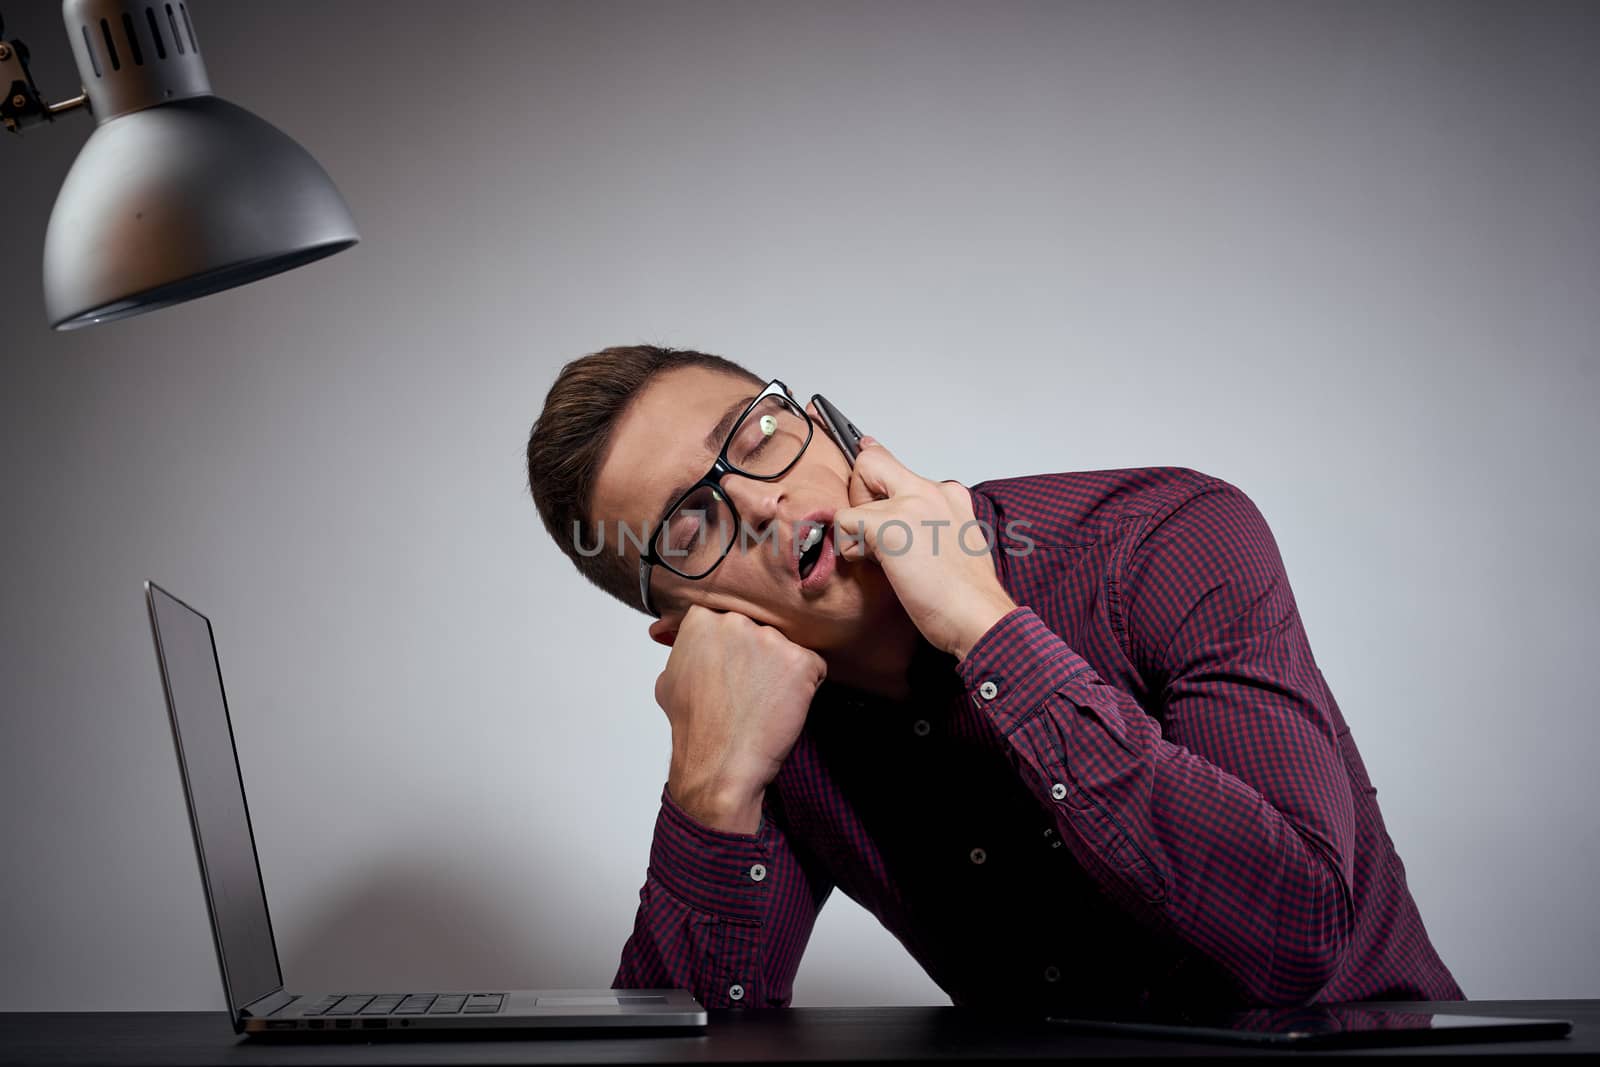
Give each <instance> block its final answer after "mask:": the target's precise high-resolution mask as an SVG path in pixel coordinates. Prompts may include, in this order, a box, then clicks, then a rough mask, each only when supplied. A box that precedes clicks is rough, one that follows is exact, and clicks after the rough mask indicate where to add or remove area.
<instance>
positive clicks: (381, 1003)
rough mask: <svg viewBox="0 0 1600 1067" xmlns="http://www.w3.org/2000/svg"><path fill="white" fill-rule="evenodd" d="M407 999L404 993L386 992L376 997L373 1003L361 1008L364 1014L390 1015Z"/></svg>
mask: <svg viewBox="0 0 1600 1067" xmlns="http://www.w3.org/2000/svg"><path fill="white" fill-rule="evenodd" d="M404 999H405V994H404V993H385V994H383V995H382V996H381V997H374V998H373V999H372V1003H371V1004H368V1005H367V1006H366V1007H364V1008H362V1009H361V1014H362V1015H388V1014H389V1013H390V1012H391V1011H393V1010H394V1009H395V1007H396V1006H397V1005H399V1003H400V1002H401V1001H402V1000H404Z"/></svg>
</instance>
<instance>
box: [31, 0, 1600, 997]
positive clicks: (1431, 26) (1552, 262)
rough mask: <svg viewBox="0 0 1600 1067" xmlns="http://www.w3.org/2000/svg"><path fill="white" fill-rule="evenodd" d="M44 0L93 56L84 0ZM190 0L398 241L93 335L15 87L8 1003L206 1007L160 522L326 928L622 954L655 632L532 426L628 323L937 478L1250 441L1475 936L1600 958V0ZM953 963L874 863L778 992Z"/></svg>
mask: <svg viewBox="0 0 1600 1067" xmlns="http://www.w3.org/2000/svg"><path fill="white" fill-rule="evenodd" d="M4 13H5V15H6V16H7V19H8V23H9V26H8V30H9V36H13V37H22V38H23V39H24V40H26V41H27V42H28V43H29V44H30V45H31V46H32V47H33V51H34V55H35V64H34V65H35V70H36V73H37V76H38V79H39V81H40V83H41V87H42V88H43V89H44V91H45V92H46V94H47V95H49V96H50V97H52V98H54V99H61V98H64V97H67V96H69V95H72V94H73V93H74V92H75V91H76V89H77V79H76V76H75V74H74V73H73V71H72V67H71V61H70V57H69V54H68V51H67V47H66V39H65V36H64V33H63V31H62V27H61V24H60V20H59V14H58V11H57V8H56V6H55V5H54V4H50V3H38V2H35V3H27V2H23V3H18V2H16V0H12V2H10V3H6V4H5V5H4ZM195 21H196V24H197V30H198V32H199V34H200V36H201V45H202V49H203V53H204V55H205V56H206V59H207V62H208V64H209V66H210V70H211V75H212V80H213V82H214V84H215V86H216V87H217V90H218V91H219V93H221V94H222V95H224V96H226V97H228V98H230V99H232V100H234V101H235V102H237V103H240V104H242V105H244V106H247V107H249V108H251V109H253V110H255V111H256V112H258V113H259V114H261V115H262V116H264V117H265V118H267V119H268V120H270V121H272V122H274V123H275V124H277V125H279V126H281V127H283V128H284V129H286V130H288V131H290V132H291V133H292V134H293V135H294V136H295V137H297V138H298V139H299V140H300V141H301V142H302V143H303V144H305V145H306V147H307V148H308V149H310V150H311V152H312V153H313V154H314V155H316V156H317V157H318V158H319V159H320V160H321V161H322V163H323V164H324V166H325V167H326V168H327V169H328V171H329V172H330V174H331V175H332V176H333V177H334V179H335V180H336V181H337V182H338V184H339V185H340V187H341V188H342V190H343V192H344V194H345V196H346V197H347V199H348V200H349V202H350V204H351V207H352V209H353V211H354V213H355V216H356V219H357V222H358V225H359V226H360V229H361V232H362V237H363V240H362V243H361V244H360V245H359V246H358V247H357V248H356V249H355V250H353V251H351V252H348V253H345V254H342V255H340V256H338V257H335V258H333V259H330V260H326V261H324V262H322V263H318V264H315V265H313V266H311V267H308V268H305V269H303V270H299V271H295V272H292V273H289V274H286V275H282V276H280V277H277V278H274V279H271V280H268V281H265V282H261V283H257V284H255V285H251V286H248V287H245V288H242V289H237V290H234V291H231V292H228V293H224V294H221V295H218V296H214V297H211V298H209V299H206V300H203V301H200V302H197V303H193V304H189V305H185V306H183V307H180V308H175V309H170V310H166V311H161V312H157V313H155V314H152V315H149V316H146V317H143V318H138V319H133V320H130V321H128V322H126V323H121V324H113V325H109V326H103V327H98V328H94V329H91V330H87V331H82V332H78V333H73V334H64V335H57V334H53V333H51V332H49V331H48V330H47V329H46V327H45V325H44V321H43V310H42V298H41V294H40V282H39V261H40V254H41V249H42V242H43V235H44V228H45V221H46V218H47V216H48V213H49V209H50V205H51V203H52V202H53V198H54V195H55V190H56V188H57V187H58V185H59V183H60V181H61V179H62V177H63V175H64V174H65V173H66V170H67V167H68V165H69V164H70V161H71V159H72V157H73V155H74V154H75V152H76V150H77V148H78V146H79V145H80V144H81V143H82V142H83V140H84V139H85V138H86V137H87V135H88V132H89V129H90V122H89V120H88V117H87V116H85V115H82V114H80V115H76V116H73V117H72V118H71V120H69V121H63V122H61V123H59V124H57V125H56V126H55V127H53V128H50V129H45V130H39V131H36V132H31V133H29V134H28V135H27V136H26V137H24V138H22V139H16V138H10V137H7V138H4V139H3V140H0V174H3V176H4V189H5V195H6V199H5V202H4V210H3V213H0V218H3V220H4V233H5V236H4V240H3V242H0V307H3V309H4V317H3V324H4V330H5V333H4V335H3V337H0V350H3V375H4V378H3V385H0V471H3V474H0V478H3V485H4V487H5V504H4V509H5V510H4V516H5V521H4V522H3V523H0V558H3V559H4V560H5V593H4V605H5V606H4V611H3V612H0V656H3V661H0V670H3V699H4V715H3V719H0V830H3V834H0V856H3V857H4V858H3V860H0V901H3V909H0V916H3V917H0V933H3V940H4V948H3V956H4V958H5V961H6V962H5V965H4V966H3V967H0V1008H5V1009H13V1010H49V1009H59V1008H65V1007H68V1006H69V1003H70V1006H74V1007H91V1008H101V1009H193V1010H199V1009H210V1008H220V1007H222V1004H223V1001H222V995H221V991H220V984H219V983H218V981H217V970H216V961H215V958H214V954H213V950H212V946H211V942H210V933H209V930H208V928H207V925H206V919H205V913H204V905H203V896H202V890H201V885H200V881H199V876H198V873H197V868H196V864H195V859H194V853H193V849H192V845H191V842H190V838H189V829H188V825H187V821H186V815H185V811H184V801H183V795H182V792H181V789H180V785H179V780H178V776H177V773H176V768H175V763H174V758H173V752H172V743H171V739H170V737H169V735H168V731H167V726H166V721H165V709H164V705H163V702H162V697H161V686H160V681H159V675H158V672H157V666H156V662H155V658H154V655H153V653H152V648H151V641H150V634H149V627H148V621H147V618H146V615H145V607H144V600H143V594H142V589H141V583H142V582H143V580H144V579H146V578H154V579H156V580H157V581H159V582H161V583H163V584H165V585H167V586H168V587H169V588H171V589H172V590H173V591H174V592H176V593H177V594H178V595H180V596H183V597H185V598H187V599H190V600H192V601H193V602H195V603H196V604H198V605H200V606H201V607H202V608H203V609H205V610H207V611H208V612H209V613H210V615H211V617H212V619H213V621H214V623H215V626H216V630H217V634H218V639H219V642H220V653H221V660H222V665H223V668H224V671H225V673H226V678H227V683H228V687H229V692H230V696H231V699H232V703H233V710H234V717H235V718H234V725H235V729H236V732H237V739H238V747H239V752H240V756H241V759H242V761H243V767H244V775H245V780H246V783H247V785H248V787H249V789H250V791H251V798H252V801H253V815H254V818H255V830H256V836H257V841H258V843H259V846H260V853H261V862H262V865H263V867H264V870H265V881H266V886H267V891H268V895H269V898H270V900H271V902H272V905H273V917H274V920H275V924H276V928H277V933H278V941H279V946H280V949H281V951H282V954H283V958H284V966H285V971H286V975H287V977H288V979H289V981H290V982H292V983H294V984H301V985H327V986H337V985H350V986H361V987H375V986H378V985H385V986H388V985H393V986H395V987H399V986H400V985H404V984H410V983H413V982H438V983H442V984H453V983H461V982H472V983H485V982H487V983H503V984H505V985H508V986H539V985H604V984H606V983H608V982H609V980H610V978H611V976H612V973H613V971H614V969H615V966H616V962H617V957H618V952H619V949H620V947H621V945H622V942H623V940H624V938H625V937H626V936H627V934H628V931H629V929H630V926H631V923H632V919H633V914H634V909H635V907H636V905H637V892H638V888H639V885H640V884H641V883H642V881H643V879H644V871H645V862H646V856H647V850H648V846H649V840H650V832H651V826H652V822H653V819H654V816H655V811H656V803H657V797H658V794H659V790H660V788H661V783H662V781H663V779H664V778H665V773H666V761H667V752H668V731H667V725H666V720H665V718H664V717H663V716H662V714H661V712H660V711H659V709H657V708H656V706H655V704H654V702H653V700H652V683H653V681H654V678H655V675H656V673H657V672H658V671H659V669H660V668H661V666H662V664H663V663H664V661H665V657H666V650H665V649H662V648H660V647H659V646H656V645H653V644H651V643H650V642H649V641H648V639H647V637H646V635H645V619H644V618H643V616H640V615H637V614H635V613H632V612H629V611H628V610H627V609H625V608H623V607H621V606H620V605H616V604H613V603H611V602H609V601H607V600H605V599H603V598H601V597H600V596H599V595H598V594H593V593H591V591H590V590H589V588H588V587H587V586H585V585H584V584H583V583H582V582H581V581H580V580H579V579H578V578H577V577H576V576H575V575H574V574H573V573H572V572H571V570H570V567H569V566H568V564H567V563H566V561H565V559H564V558H563V557H562V556H561V555H560V554H559V553H558V551H557V550H556V548H555V547H554V546H553V545H552V544H550V543H549V542H548V541H547V539H546V538H545V535H544V533H543V531H542V529H541V528H540V527H539V524H538V520H537V516H536V513H535V511H534V509H533V506H532V503H531V501H530V499H529V498H528V497H527V495H526V491H525V488H524V472H523V470H522V468H521V451H522V446H523V443H524V439H525V436H526V433H527V429H528V426H529V424H530V423H531V421H532V419H533V417H534V416H535V414H536V413H537V411H538V409H539V406H540V403H541V402H542V400H543V397H544V393H545V390H546V389H547V388H548V386H549V384H550V382H551V380H552V379H553V377H554V375H555V372H556V370H557V368H558V367H559V366H560V365H561V364H562V363H563V362H564V361H566V360H567V359H570V358H572V357H575V356H577V355H580V354H582V353H584V352H587V351H591V350H593V349H595V348H599V347H603V346H605V345H609V344H619V343H630V342H636V341H653V342H659V343H667V344H677V345H687V346H697V347H702V348H705V349H708V350H710V351H713V352H718V353H721V354H724V355H728V356H731V357H733V358H736V359H739V360H741V361H744V362H746V363H747V365H749V366H751V367H752V368H753V369H755V370H757V371H758V372H759V373H764V374H774V375H781V376H783V377H784V378H785V379H786V380H787V381H788V382H789V383H790V384H791V385H792V386H793V387H794V388H795V389H796V391H797V392H805V393H806V394H808V395H809V393H810V392H811V391H813V390H817V389H821V390H823V391H825V392H827V393H828V394H829V395H830V396H832V397H834V398H835V399H836V400H838V401H839V402H840V404H841V405H843V406H844V407H846V409H847V410H848V411H849V412H850V413H851V414H852V416H853V417H855V418H856V419H857V420H858V421H859V422H861V423H862V424H863V425H864V426H866V427H868V428H869V429H870V431H871V432H873V433H875V434H877V435H878V436H879V437H881V438H882V439H883V440H884V442H885V443H886V444H888V445H889V446H890V447H891V448H893V449H894V450H895V451H896V452H897V453H898V454H899V455H900V457H901V458H902V459H903V460H905V461H906V462H907V463H908V464H909V465H910V466H912V467H913V468H914V469H916V470H919V471H920V472H922V473H925V474H927V475H929V476H931V477H938V478H957V479H960V480H963V481H965V482H967V483H968V484H972V483H975V482H978V481H981V480H983V479H985V478H989V477H999V476H1009V475H1018V474H1026V473H1037V472H1045V471H1057V470H1070V469H1096V468H1105V467H1131V466H1142V465H1152V464H1173V465H1181V466H1189V467H1194V468H1198V469H1200V470H1204V471H1206V472H1208V473H1212V474H1216V475H1219V476H1221V477H1224V478H1226V479H1228V480H1230V481H1232V482H1234V483H1235V484H1236V485H1238V486H1240V487H1241V488H1243V489H1244V490H1245V491H1246V492H1248V493H1249V494H1250V495H1251V496H1252V498H1253V499H1254V500H1255V501H1256V503H1257V504H1258V505H1259V506H1260V508H1261V509H1262V511H1263V512H1264V514H1265V515H1266V516H1267V518H1268V520H1269V522H1270V523H1271V524H1272V527H1273V529H1274V531H1275V533H1276V535H1277V538H1278V542H1279V545H1280V547H1281V549H1282V552H1283V555H1284V558H1285V560H1286V562H1287V565H1288V569H1289V574H1290V576H1291V579H1292V583H1293V587H1294V591H1295V593H1296V596H1297V597H1298V600H1299V603H1300V607H1301V611H1302V614H1303V617H1304V620H1305V623H1306V627H1307V629H1308V632H1309V634H1310V637H1311V641H1312V647H1313V649H1314V650H1315V652H1316V655H1317V659H1318V662H1319V664H1320V665H1321V667H1322V668H1323V671H1324V672H1325V674H1326V676H1327V677H1328V679H1329V681H1330V683H1331V684H1332V686H1333V689H1334V692H1335V694H1336V695H1337V697H1338V699H1339V701H1340V703H1341V704H1342V706H1343V708H1344V711H1345V713H1346V716H1347V717H1348V719H1349V721H1350V723H1351V726H1352V728H1353V730H1354V736H1355V738H1356V739H1357V741H1358V743H1359V745H1360V747H1361V751H1362V753H1363V755H1364V756H1365V758H1366V761H1367V764H1368V767H1369V769H1370V771H1371V774H1372V777H1373V780H1374V782H1375V784H1376V785H1377V787H1378V790H1379V799H1380V802H1381V804H1382V806H1383V811H1384V814H1385V817H1386V818H1387V820H1388V827H1389V831H1390V834H1391V835H1392V836H1393V838H1394V840H1395V842H1396V844H1397V847H1398V849H1399V852H1400V854H1401V856H1402V858H1403V859H1404V860H1405V863H1406V869H1407V872H1408V876H1409V880H1410V884H1411V887H1412V890H1413V892H1414V893H1415V895H1416V897H1417V900H1418V902H1419V905H1420V907H1421V910H1422V914H1423V916H1424V918H1425V920H1426V922H1427V925H1428V929H1429V932H1430V933H1431V934H1432V936H1433V938H1434V940H1435V942H1436V944H1437V945H1438V947H1439V950H1440V952H1441V954H1442V955H1443V957H1444V959H1445V961H1446V962H1447V963H1448V964H1449V965H1450V966H1451V967H1452V968H1453V969H1454V971H1455V974H1456V976H1457V977H1458V979H1459V980H1460V981H1461V983H1462V985H1463V987H1464V988H1465V989H1466V991H1467V993H1468V995H1469V996H1470V997H1473V998H1491V997H1576V996H1590V997H1592V996H1600V965H1597V964H1596V960H1597V959H1600V952H1597V949H1600V921H1597V919H1596V918H1595V914H1596V913H1595V911H1594V908H1593V906H1592V903H1591V900H1592V895H1593V887H1594V885H1595V884H1597V880H1600V818H1597V816H1596V814H1595V810H1594V802H1595V800H1596V795H1595V787H1594V778H1593V769H1592V768H1593V755H1592V747H1593V744H1594V741H1595V738H1596V734H1597V731H1596V727H1595V725H1594V723H1595V716H1596V712H1597V710H1600V708H1597V705H1596V698H1595V694H1594V687H1593V684H1592V679H1591V677H1590V674H1591V670H1590V668H1591V666H1592V664H1593V662H1594V656H1595V649H1594V640H1595V635H1596V633H1597V632H1600V627H1597V622H1600V618H1597V615H1600V611H1597V606H1596V605H1597V595H1596V594H1597V592H1600V588H1597V587H1600V582H1597V577H1600V572H1597V567H1596V563H1595V558H1594V554H1593V552H1592V551H1591V549H1592V546H1593V542H1594V538H1593V533H1592V530H1593V527H1594V525H1595V522H1596V520H1597V518H1600V507H1597V503H1600V502H1597V492H1596V479H1595V476H1594V470H1593V467H1592V460H1593V457H1594V455H1595V454H1596V450H1597V444H1600V441H1597V434H1596V429H1595V418H1594V414H1593V413H1594V411H1595V409H1596V405H1597V401H1600V378H1597V362H1600V361H1597V353H1596V339H1597V337H1600V331H1597V327H1600V311H1597V307H1600V304H1597V303H1596V301H1595V292H1596V281H1597V270H1600V184H1597V182H1596V176H1597V172H1600V137H1597V135H1596V132H1595V131H1596V128H1597V127H1596V125H1595V123H1594V121H1593V117H1594V115H1595V114H1596V113H1597V111H1600V77H1597V74H1596V70H1597V64H1596V63H1595V56H1596V45H1597V42H1600V8H1596V7H1595V6H1594V5H1592V4H1587V5H1581V4H1560V5H1557V4H1544V5H1539V4H1505V3H1499V4H1466V3H1458V4H1424V3H1401V4H1392V3H1321V4H1311V3H1260V4H1247V3H1210V4H1180V3H1171V4H1148V3H1127V4H1107V3H1093V4H1089V3H1054V4H1020V3H984V4H977V3H972V4H950V3H918V4H908V3H875V4H870V5H866V4H859V5H858V4H835V3H829V4H820V5H818V4H803V5H802V4H788V5H778V4H733V3H728V4H712V3H692V4H685V3H674V4H637V5H623V6H619V5H616V4H605V3H581V4H579V3H574V4H531V3H529V4H489V3H466V4H461V5H440V4H404V3H382V4H379V3H361V4H357V3H353V2H352V3H338V4H328V5H322V4H315V5H314V4H310V3H304V4H298V5H287V4H277V3H274V4H243V3H217V2H213V3H203V4H201V5H200V7H199V10H198V11H197V12H196V13H195ZM402 920H403V921H405V922H406V923H407V924H409V926H408V933H407V934H406V935H404V936H400V935H397V934H396V933H395V932H394V925H393V924H395V923H397V922H399V921H402ZM945 1000H946V998H944V997H943V995H942V994H941V993H940V992H939V991H938V989H937V988H936V987H935V986H934V985H933V984H932V983H931V982H930V981H929V980H928V979H927V978H926V977H925V976H923V975H922V974H921V972H920V970H919V969H918V968H917V967H916V966H915V964H913V963H912V962H911V960H910V959H909V958H908V957H907V956H906V955H905V953H904V951H903V950H901V949H900V948H899V946H898V944H897V943H896V942H895V941H894V940H893V939H892V938H891V937H890V936H889V935H888V934H887V933H885V932H883V931H882V930H881V929H880V928H878V927H877V926H876V924H875V922H874V921H873V920H872V919H871V918H870V917H869V916H868V915H866V914H865V913H864V912H862V911H861V910H860V909H859V908H858V907H857V906H856V905H854V904H853V903H851V902H850V901H848V900H847V899H845V898H844V897H842V895H838V894H836V895H835V897H834V899H833V901H832V902H831V903H830V904H829V905H828V907H827V908H826V909H825V911H824V914H823V916H822V918H821V920H820V923H819V925H818V928H817V932H816V935H815V938H814V940H813V942H812V945H811V948H810V951H809V953H808V954H807V956H806V958H805V962H804V964H803V966H802V968H801V971H800V975H799V979H798V982H797V985H796V1003H797V1004H842V1003H871V1002H877V1003H924V1002H926V1003H942V1002H945Z"/></svg>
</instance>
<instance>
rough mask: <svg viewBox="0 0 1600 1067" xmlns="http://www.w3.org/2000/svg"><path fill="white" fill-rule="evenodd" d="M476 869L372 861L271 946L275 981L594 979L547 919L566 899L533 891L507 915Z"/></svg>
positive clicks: (518, 983) (389, 983) (404, 984)
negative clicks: (278, 974)
mask: <svg viewBox="0 0 1600 1067" xmlns="http://www.w3.org/2000/svg"><path fill="white" fill-rule="evenodd" d="M481 870H482V868H480V867H478V866H477V865H471V866H470V867H464V868H461V869H451V868H450V867H449V866H447V865H445V864H444V862H443V861H442V860H439V859H429V858H419V857H414V856H406V857H404V858H391V859H387V860H382V861H379V863H378V864H376V865H375V867H374V868H371V869H368V870H367V871H366V872H365V873H364V875H363V876H362V880H361V881H357V882H353V883H351V884H349V887H348V888H347V889H346V890H345V891H343V892H341V893H339V894H338V895H337V896H336V897H333V898H331V899H329V900H328V901H327V902H325V903H319V904H318V905H317V906H316V907H315V909H314V912H315V913H314V915H313V917H312V919H311V920H310V921H309V922H308V923H307V924H306V925H305V928H304V930H303V932H301V933H300V934H299V935H298V936H297V937H296V939H295V942H294V944H293V945H288V946H285V945H280V948H279V951H280V954H281V956H282V962H283V971H284V980H285V984H286V985H288V986H289V987H290V988H294V987H300V988H305V989H313V988H315V989H325V990H328V991H330V992H331V991H337V990H339V989H356V990H363V991H376V992H385V991H388V992H401V991H404V990H410V989H448V988H459V989H462V990H467V989H482V988H488V987H491V986H493V987H500V988H505V989H528V988H535V989H537V988H548V987H550V986H572V985H575V984H576V983H574V982H573V981H572V980H571V979H570V977H568V978H567V979H566V980H562V979H561V978H558V976H572V975H581V974H592V973H593V972H594V969H595V965H596V961H595V959H594V954H593V952H592V951H586V950H584V949H583V948H582V947H581V946H578V945H574V944H570V943H564V941H563V938H564V936H565V935H564V934H563V932H562V931H563V927H562V924H561V923H560V921H559V920H558V918H557V915H558V912H559V911H560V910H561V908H562V907H565V906H567V903H568V902H564V901H563V902H561V903H559V904H557V903H555V898H553V897H550V896H546V895H542V894H541V893H540V892H539V887H538V886H537V885H533V886H529V887H528V893H527V895H526V899H527V900H528V901H529V907H528V908H526V909H522V908H518V909H512V908H509V907H507V906H506V901H505V900H504V898H497V897H496V896H495V894H493V893H492V892H490V891H489V890H488V887H487V886H486V884H485V882H484V880H483V879H482V878H481V877H475V876H474V875H475V872H476V871H481ZM541 899H543V900H545V901H546V903H543V904H541V903H540V901H541ZM617 947H618V948H620V947H621V942H620V941H619V942H618V945H617ZM611 973H614V972H608V973H607V974H606V976H605V978H604V980H602V981H601V982H600V984H601V985H602V986H604V985H609V984H610V980H611Z"/></svg>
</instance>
